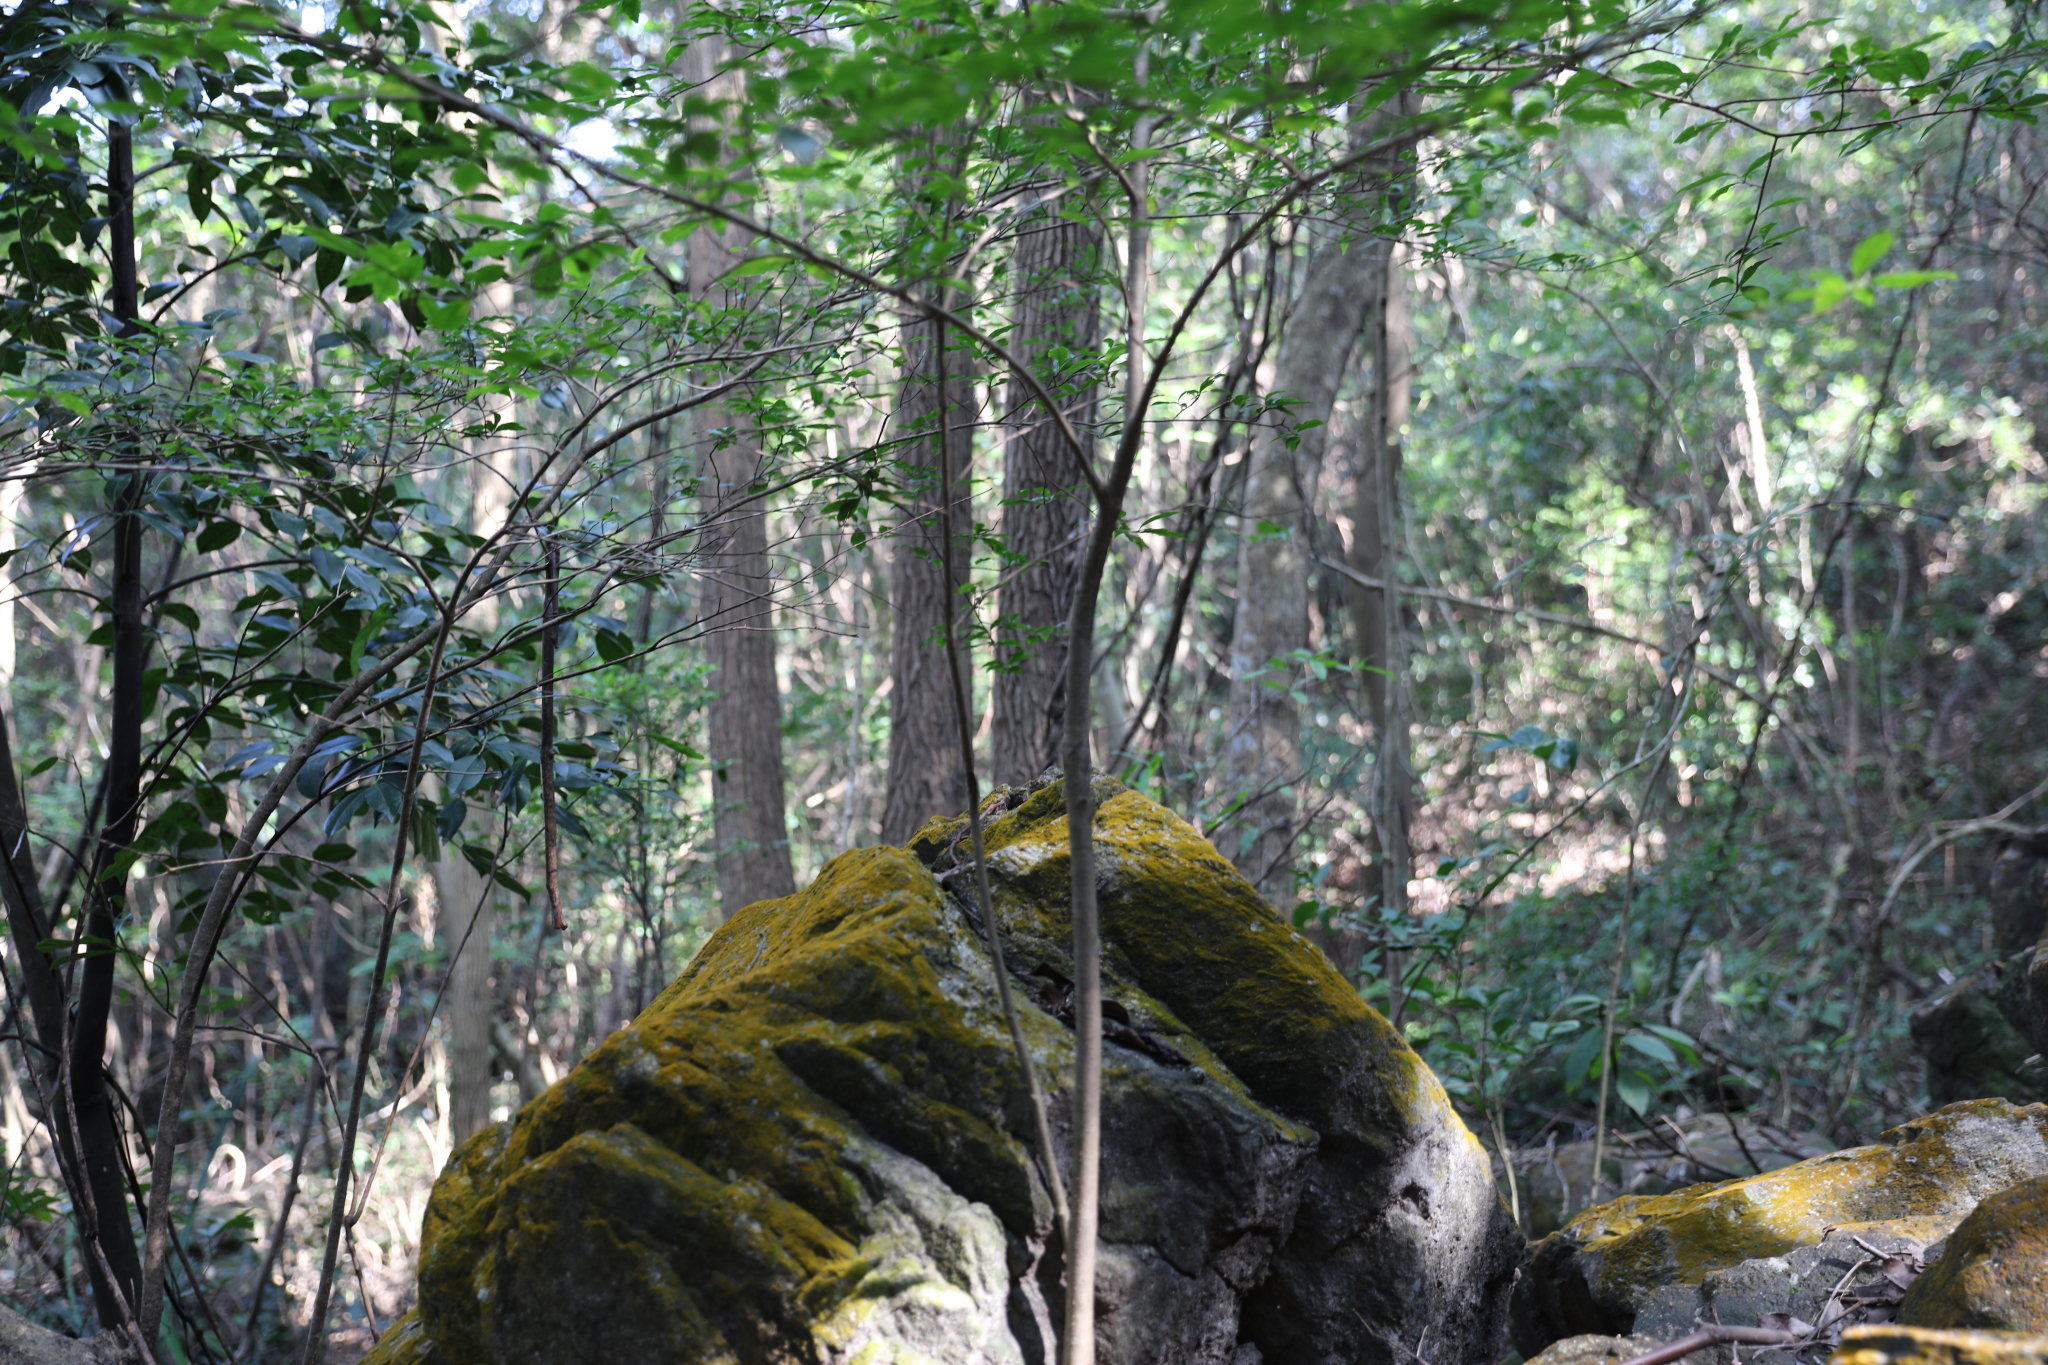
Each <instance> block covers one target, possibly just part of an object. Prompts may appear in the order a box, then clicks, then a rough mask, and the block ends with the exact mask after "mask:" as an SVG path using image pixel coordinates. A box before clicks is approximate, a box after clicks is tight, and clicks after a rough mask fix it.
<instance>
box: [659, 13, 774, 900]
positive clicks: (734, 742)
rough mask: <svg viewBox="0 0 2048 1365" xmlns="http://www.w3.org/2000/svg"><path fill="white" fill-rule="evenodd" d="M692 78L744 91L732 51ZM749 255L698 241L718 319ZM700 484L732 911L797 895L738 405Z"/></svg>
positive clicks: (693, 251) (751, 476) (737, 302)
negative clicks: (704, 512) (736, 270)
mask: <svg viewBox="0 0 2048 1365" xmlns="http://www.w3.org/2000/svg"><path fill="white" fill-rule="evenodd" d="M686 61H687V63H688V65H689V76H690V80H691V82H692V84H693V85H695V86H696V87H697V89H698V91H699V93H701V94H703V95H704V96H705V97H706V98H708V99H712V100H717V101H726V100H733V99H736V98H737V97H738V95H739V82H740V77H739V75H738V73H737V72H736V71H735V70H733V69H732V68H731V67H730V65H729V63H728V61H727V51H726V49H725V47H724V46H723V45H722V44H720V43H717V42H714V41H711V40H700V41H699V42H696V43H694V44H692V45H691V47H690V49H689V52H688V54H687V57H686ZM745 254H746V238H745V236H744V235H743V234H741V233H740V232H738V231H737V230H736V229H732V228H723V229H721V228H716V227H703V228H699V229H698V230H697V231H696V232H695V233H693V234H691V237H690V293H691V295H692V296H693V297H694V298H696V299H697V300H698V301H699V304H700V306H702V307H706V308H709V309H711V310H713V311H719V312H723V311H735V312H736V311H738V310H741V309H744V308H745V306H746V303H747V300H746V297H745V292H744V291H743V290H740V289H735V288H733V287H732V286H731V284H730V283H729V281H728V277H729V276H730V274H731V272H732V269H733V267H734V266H736V265H738V264H739V262H740V260H741V258H742V257H743V256H744V255H745ZM694 428H695V431H696V437H697V446H698V459H699V461H700V464H699V470H700V477H699V480H698V484H699V488H700V490H701V495H702V498H703V501H704V505H705V508H706V509H707V512H708V514H709V515H708V517H707V529H706V534H705V537H704V544H705V553H704V555H703V560H702V563H703V586H704V600H703V619H704V621H705V623H706V624H707V625H708V626H709V628H710V631H711V634H710V654H711V689H712V697H711V703H710V706H709V714H708V716H707V718H706V719H707V724H706V732H707V733H706V736H705V738H706V742H707V745H708V747H709V749H710V758H711V771H712V801H713V815H712V832H713V835H714V837H715V838H716V840H717V843H718V855H717V857H718V903H719V909H720V913H722V914H724V915H728V916H729V915H731V914H732V913H733V912H735V911H737V910H739V909H741V908H742V907H744V906H747V905H751V904H753V903H754V902H755V901H760V900H771V899H774V898H775V897H778V896H787V895H790V894H792V893H794V892H795V890H796V876H795V873H794V872H793V871H792V870H791V867H790V862H789V831H788V825H787V823H786V818H787V817H786V813H785V811H786V807H785V797H784V790H783V774H782V695H781V691H780V688H779V684H778V682H777V680H776V673H775V573H774V569H773V566H772V565H771V564H770V562H769V558H768V511H767V508H766V506H765V505H764V503H763V502H762V500H761V496H760V495H759V494H758V493H757V492H756V490H755V485H756V483H757V482H758V480H759V479H760V476H761V473H762V470H763V468H764V465H765V462H766V461H765V452H764V450H763V448H762V445H761V440H760V433H759V432H758V431H756V430H755V429H754V428H753V427H752V425H751V423H750V422H749V421H748V419H747V417H746V415H745V413H744V411H743V410H742V409H741V408H740V407H739V406H738V405H736V404H730V403H710V404H706V405H704V406H703V407H700V408H698V409H697V410H696V413H695V422H694Z"/></svg>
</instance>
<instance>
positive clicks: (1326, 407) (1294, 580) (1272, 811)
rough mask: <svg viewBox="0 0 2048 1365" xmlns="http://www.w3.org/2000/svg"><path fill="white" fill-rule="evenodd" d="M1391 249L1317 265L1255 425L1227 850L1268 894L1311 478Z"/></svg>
mask: <svg viewBox="0 0 2048 1365" xmlns="http://www.w3.org/2000/svg"><path fill="white" fill-rule="evenodd" d="M1383 251H1384V245H1383V244H1382V243H1380V242H1377V241H1374V240H1371V239H1355V238H1354V239H1350V240H1343V239H1340V240H1338V241H1334V242H1331V243H1329V244H1328V245H1326V246H1324V247H1323V248H1322V249H1321V250H1319V251H1318V252H1317V253H1316V255H1315V257H1314V259H1313V260H1312V261H1311V262H1310V264H1309V268H1308V273H1307V277H1306V279H1305V280H1304V281H1303V283H1302V289H1301V294H1300V296H1299V297H1298V298H1297V299H1296V300H1295V303H1294V307H1293V309H1292V311H1291V312H1290V313H1289V315H1288V319H1287V329H1286V333H1285V335H1284V336H1283V337H1282V338H1281V341H1280V350H1279V354H1278V356H1277V357H1276V358H1275V363H1274V375H1273V387H1274V390H1275V396H1277V397H1282V398H1285V399H1286V400H1288V408H1287V411H1286V414H1285V415H1284V416H1281V415H1278V414H1275V415H1271V416H1268V417H1267V418H1266V419H1265V420H1264V421H1262V422H1261V423H1260V424H1259V425H1258V427H1257V428H1256V429H1255V430H1254V431H1253V433H1252V443H1251V455H1250V457H1249V458H1250V467H1249V469H1248V470H1247V472H1246V481H1245V493H1244V512H1243V519H1244V531H1243V538H1242V540H1241V542H1240V548H1239V552H1238V570H1237V572H1238V580H1237V594H1238V596H1237V621H1236V626H1235V629H1234V632H1233V634H1232V636H1231V642H1230V721H1229V731H1228V735H1227V739H1226V749H1225V753H1226V758H1227V764H1228V766H1227V768H1226V773H1227V776H1228V780H1229V784H1230V786H1229V790H1230V791H1231V792H1232V793H1234V799H1235V800H1237V801H1239V802H1241V803H1242V804H1241V805H1240V807H1239V809H1238V813H1237V817H1236V821H1235V824H1236V829H1237V833H1236V839H1235V843H1234V844H1233V843H1228V842H1226V845H1225V849H1224V851H1225V852H1226V853H1228V854H1229V855H1231V857H1232V859H1233V860H1234V861H1235V862H1236V863H1237V866H1238V870H1239V871H1241V872H1243V873H1244V875H1245V876H1246V877H1247V878H1249V879H1250V880H1251V882H1252V884H1253V885H1255V886H1257V887H1258V888H1259V891H1260V893H1261V894H1262V895H1264V896H1265V897H1266V899H1267V900H1268V901H1270V902H1272V903H1273V904H1274V905H1276V906H1280V907H1282V908H1290V907H1292V905H1293V903H1294V852H1293V849H1294V843H1295V838H1296V835H1297V833H1298V831H1297V829H1296V824H1295V822H1296V818H1297V809H1298V803H1297V801H1296V799H1295V787H1296V785H1297V784H1298V783H1299V782H1300V781H1301V779H1302V777H1303V772H1302V761H1301V716H1300V707H1299V706H1298V705H1297V704H1296V702H1295V700H1294V698H1293V696H1292V695H1291V693H1290V687H1291V684H1292V683H1293V681H1294V679H1293V674H1294V673H1295V671H1296V670H1297V668H1298V667H1299V666H1298V665H1297V664H1295V663H1294V662H1293V660H1292V659H1291V657H1290V656H1292V655H1293V654H1294V653H1295V652H1296V651H1298V650H1305V649H1307V648H1308V645H1309V628H1308V580H1309V571H1310V550H1309V545H1308V513H1309V509H1308V507H1307V505H1306V502H1305V497H1304V482H1305V476H1307V475H1308V474H1309V473H1310V471H1313V470H1315V469H1316V468H1317V467H1319V466H1320V465H1321V463H1322V455H1323V450H1324V447H1325V445H1326V443H1327V433H1328V431H1329V425H1328V423H1329V420H1330V414H1331V412H1332V410H1333V409H1334V408H1335V406H1336V402H1337V388H1338V385H1339V384H1340V383H1341V382H1342V381H1343V377H1344V373H1345V370H1346V369H1347V368H1348V366H1349V363H1350V357H1351V352H1352V348H1353V347H1354V346H1355V345H1356V344H1357V342H1358V338H1359V335H1360V333H1362V332H1363V331H1364V330H1365V327H1366V319H1367V314H1368V313H1369V312H1370V311H1371V309H1370V304H1371V303H1372V301H1373V299H1374V297H1375V295H1376V293H1377V289H1378V284H1379V280H1378V277H1377V274H1376V272H1375V271H1374V270H1373V268H1372V265H1373V260H1374V255H1375V253H1376V252H1383Z"/></svg>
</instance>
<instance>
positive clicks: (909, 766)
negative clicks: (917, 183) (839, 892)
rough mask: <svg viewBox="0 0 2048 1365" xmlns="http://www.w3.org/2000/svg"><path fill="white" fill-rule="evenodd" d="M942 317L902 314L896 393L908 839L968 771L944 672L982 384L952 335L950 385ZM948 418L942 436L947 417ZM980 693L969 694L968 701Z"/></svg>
mask: <svg viewBox="0 0 2048 1365" xmlns="http://www.w3.org/2000/svg"><path fill="white" fill-rule="evenodd" d="M938 336H939V331H938V329H937V327H936V326H935V325H934V324H933V323H931V322H929V321H925V320H922V319H918V320H914V321H910V322H906V323H905V324H904V345H903V353H904V354H903V385H902V390H901V392H900V395H899V396H898V398H897V403H896V435H897V440H898V441H899V442H900V444H899V445H898V446H897V447H896V450H897V457H896V461H897V464H898V466H899V467H900V468H901V469H902V471H903V474H904V478H905V482H906V483H908V484H909V485H910V493H909V496H908V497H907V498H906V499H905V506H904V511H903V520H902V522H901V523H900V524H899V525H898V528H897V536H896V563H895V566H894V572H893V573H892V574H891V576H890V577H891V581H890V584H889V597H890V603H889V605H890V610H891V613H892V614H893V615H894V617H895V636H894V639H893V642H892V645H891V654H890V676H891V678H892V680H893V681H892V684H891V686H890V689H889V718H890V719H889V782H888V791H887V794H886V796H885V797H884V799H883V803H882V842H883V843H885V844H906V843H909V842H910V838H911V836H912V835H914V834H916V833H917V830H918V827H919V826H920V825H922V824H924V822H925V821H927V820H929V819H931V818H932V817H933V816H935V815H957V814H959V813H960V812H961V811H962V810H964V809H966V806H967V772H966V770H965V769H964V768H962V767H961V766H960V747H959V745H958V744H957V743H956V742H955V741H954V740H953V738H952V737H951V736H950V735H949V734H948V732H947V726H946V718H947V716H949V715H950V714H951V712H952V709H953V695H952V684H951V682H949V681H948V680H947V677H946V645H945V622H946V613H947V611H948V610H949V609H952V608H954V606H955V603H954V600H953V599H954V596H955V594H956V593H957V592H958V590H959V588H960V586H961V584H962V583H964V582H965V581H966V580H965V575H966V572H967V559H968V547H967V532H968V528H969V527H971V526H972V525H973V507H972V502H971V499H970V495H969V492H968V488H967V475H968V468H969V465H970V463H971V457H972V452H971V446H972V443H973V437H974V428H973V418H974V388H973V385H972V383H971V382H970V381H969V380H968V378H967V377H966V375H965V374H963V373H962V372H963V371H965V370H967V368H968V367H969V366H970V365H971V364H972V356H971V353H970V352H969V351H968V350H967V349H966V348H965V347H963V346H960V345H958V344H957V343H953V344H951V345H950V347H949V349H948V351H947V355H946V360H947V364H946V378H945V389H944V392H943V393H941V392H940V383H939V379H938V374H939V366H938V359H939V357H938ZM942 420H943V421H944V422H945V423H946V424H947V438H946V439H945V440H944V441H941V440H940V432H939V424H940V422H941V421H942ZM942 447H943V448H944V449H945V451H946V452H947V455H948V456H949V457H950V458H951V460H952V462H953V478H952V483H953V508H952V525H953V527H954V536H955V543H954V546H953V553H952V557H951V558H952V562H953V565H954V576H953V577H951V578H949V577H948V576H947V569H946V558H947V557H946V555H945V538H944V537H945V531H944V518H942V517H941V515H940V510H941V500H942V493H941V491H940V490H941V487H942V484H943V482H944V481H943V480H942V479H941V478H940V466H939V461H940V459H941V453H940V452H941V449H942ZM972 700H973V699H972V698H971V697H970V698H969V701H970V702H971V701H972Z"/></svg>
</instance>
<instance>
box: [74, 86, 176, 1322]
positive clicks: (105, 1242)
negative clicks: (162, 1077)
mask: <svg viewBox="0 0 2048 1365" xmlns="http://www.w3.org/2000/svg"><path fill="white" fill-rule="evenodd" d="M134 195H135V162H134V152H133V144H132V138H131V134H130V133H129V130H128V128H127V127H126V126H124V125H122V124H120V123H116V122H111V121H110V122H109V125H108V157H107V198H108V227H109V229H110V231H109V234H108V236H109V242H108V249H109V251H110V253H111V261H112V266H113V290H112V303H113V314H114V317H115V318H116V320H117V321H118V322H119V324H120V326H119V331H120V334H121V335H122V336H129V335H132V333H133V332H134V330H135V326H136V319H137V318H138V316H139V315H140V300H139V296H138V294H137V292H136V288H137V286H136V273H135V272H136V267H135V206H134ZM129 458H134V457H133V456H132V455H131V456H130V457H129ZM147 478H148V476H147V475H146V474H143V473H142V472H140V471H137V472H135V473H132V474H130V475H128V476H127V478H126V480H124V481H122V482H121V484H120V487H121V492H120V493H119V495H118V499H117V505H116V507H115V509H114V511H115V520H114V534H113V541H114V553H113V574H112V582H111V585H110V587H111V591H110V593H109V598H110V602H109V606H110V607H111V608H112V610H111V616H112V618H113V619H112V626H113V646H112V649H111V654H112V656H113V674H114V677H113V692H112V695H111V696H110V698H109V699H108V707H107V710H108V716H107V768H106V793H107V797H106V805H105V807H104V808H103V809H104V811H105V815H106V823H105V825H103V826H102V827H101V831H100V840H99V846H98V849H97V850H96V851H95V853H94V855H93V863H92V875H91V881H90V883H89V884H88V886H87V888H86V900H85V905H84V906H83V907H81V908H82V909H83V910H84V912H85V918H86V924H85V934H84V937H85V940H86V942H87V944H88V945H89V946H88V947H87V950H86V955H85V961H84V965H83V966H82V967H81V969H80V970H79V973H78V996H77V1001H76V1008H75V1010H74V1012H73V1016H72V1024H71V1057H70V1067H69V1069H68V1072H67V1074H66V1091H65V1093H64V1094H63V1095H62V1096H61V1097H60V1098H59V1100H58V1103H59V1104H60V1105H61V1106H63V1108H64V1110H65V1111H66V1112H65V1113H63V1114H61V1115H60V1116H59V1119H58V1121H59V1122H61V1123H65V1124H68V1125H71V1126H72V1130H73V1135H74V1138H75V1140H76V1142H77V1144H78V1153H79V1157H80V1159H81V1162H82V1164H83V1166H84V1168H85V1169H84V1172H83V1175H84V1180H83V1190H82V1192H83V1193H85V1194H87V1195H88V1196H89V1198H88V1201H87V1206H86V1207H85V1208H83V1209H81V1210H80V1215H81V1222H82V1223H83V1224H84V1225H85V1227H84V1229H83V1230H84V1231H85V1232H86V1240H87V1244H88V1247H89V1248H90V1247H91V1245H92V1243H93V1241H94V1240H95V1239H96V1240H97V1243H98V1247H97V1250H89V1252H88V1255H87V1257H86V1264H87V1268H88V1269H89V1270H90V1271H91V1276H92V1283H93V1300H94V1304H95V1306H96V1308H97V1310H98V1313H99V1319H100V1325H101V1326H102V1327H105V1328H108V1329H113V1328H117V1327H121V1326H123V1325H124V1323H126V1322H127V1321H128V1320H130V1319H131V1318H132V1319H135V1320H136V1321H138V1322H141V1323H143V1324H145V1325H149V1324H150V1323H151V1321H152V1319H153V1317H154V1313H153V1311H152V1308H151V1306H150V1305H148V1304H145V1303H144V1302H143V1294H142V1257H141V1254H140V1252H139V1250H138V1249H137V1247H136V1243H135V1233H134V1230H133V1228H132V1227H131V1226H130V1224H129V1221H128V1184H127V1180H126V1176H125V1174H124V1172H123V1169H122V1162H121V1146H120V1144H121V1139H120V1136H119V1133H118V1130H117V1128H116V1125H115V1122H114V1113H113V1101H112V1098H111V1097H110V1096H109V1095H108V1093H107V1085H106V1051H107V1020H108V1017H109V1015H110V1013H111V1012H112V1009H113V1004H114V967H115V963H116V961H117V958H116V954H115V949H114V943H115V939H116V934H117V929H116V926H117V925H118V924H119V923H120V921H121V918H122V915H123V912H124V908H125V902H126V899H127V892H128V865H129V859H128V857H127V856H126V855H127V850H128V848H129V846H130V845H132V844H133V843H134V842H135V834H136V828H137V825H138V823H139V821H140V819H141V816H142V708H143V700H144V698H143V693H144V688H145V683H144V677H143V673H144V670H145V668H146V667H147V666H148V662H149V634H148V632H147V629H146V627H145V624H144V621H143V613H142V606H143V602H142V599H143V588H142V532H143V522H142V518H141V516H139V515H138V513H139V512H140V510H141V508H142V504H143V499H144V492H145V481H146V479H147ZM179 1108H180V1106H179V1103H178V1097H177V1096H174V1095H166V1096H165V1097H164V1104H163V1112H162V1113H161V1114H159V1115H158V1118H157V1121H158V1122H159V1123H169V1124H172V1125H175V1124H176V1123H177V1122H178V1111H179ZM102 1258H104V1263H103V1259H102ZM107 1272H111V1274H112V1280H111V1281H109V1280H108V1278H107ZM151 1297H152V1298H153V1297H155V1296H154V1295H152V1296H151Z"/></svg>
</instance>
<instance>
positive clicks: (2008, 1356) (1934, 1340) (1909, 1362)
mask: <svg viewBox="0 0 2048 1365" xmlns="http://www.w3.org/2000/svg"><path fill="white" fill-rule="evenodd" d="M2044 1361H2048V1336H2035V1335H2033V1334H2032V1333H2027V1332H1970V1331H1953V1330H1942V1329H1938V1328H1932V1327H1902V1326H1892V1325H1887V1326H1883V1327H1851V1328H1850V1329H1849V1330H1848V1331H1846V1332H1844V1333H1843V1334H1842V1344H1841V1346H1840V1347H1839V1348H1838V1349H1837V1350H1836V1351H1835V1353H1834V1355H1832V1356H1830V1357H1829V1358H1828V1365H2042V1362H2044Z"/></svg>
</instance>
